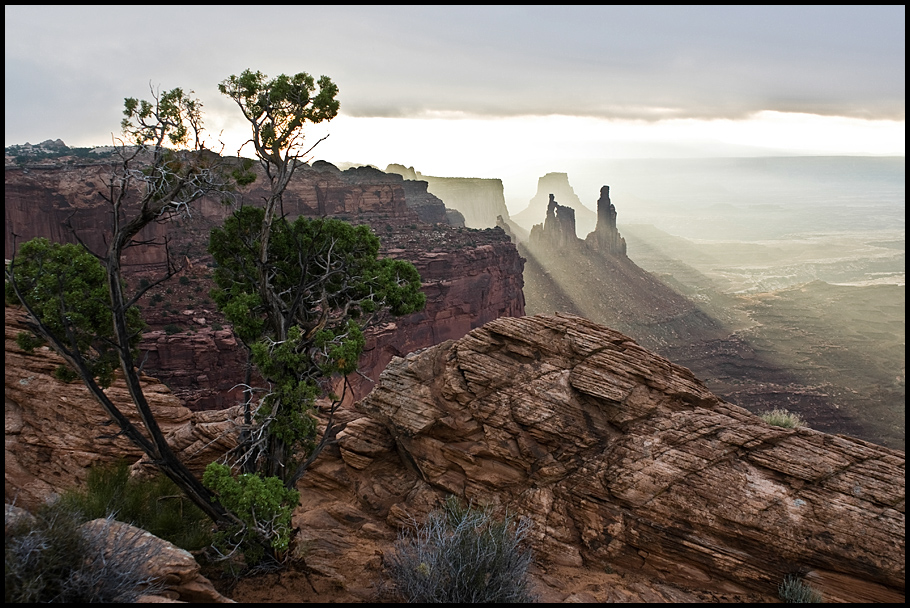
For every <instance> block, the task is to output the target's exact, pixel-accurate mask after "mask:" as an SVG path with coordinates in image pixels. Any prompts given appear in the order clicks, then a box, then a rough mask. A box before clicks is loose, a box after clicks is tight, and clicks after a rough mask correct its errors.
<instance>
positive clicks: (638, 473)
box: [6, 309, 904, 602]
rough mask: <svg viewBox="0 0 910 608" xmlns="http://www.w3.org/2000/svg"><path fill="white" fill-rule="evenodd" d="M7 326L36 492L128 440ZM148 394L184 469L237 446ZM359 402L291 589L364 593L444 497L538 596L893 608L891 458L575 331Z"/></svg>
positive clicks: (14, 478) (315, 505) (495, 325)
mask: <svg viewBox="0 0 910 608" xmlns="http://www.w3.org/2000/svg"><path fill="white" fill-rule="evenodd" d="M7 315H8V316H7V366H6V394H7V405H6V411H7V423H6V428H7V439H6V446H7V447H6V454H7V458H6V495H7V499H8V500H10V499H12V498H13V496H15V495H16V494H17V493H18V495H19V500H20V502H22V500H23V498H28V497H34V498H35V499H36V500H43V499H44V498H46V497H47V495H48V493H49V492H54V491H59V490H60V489H62V488H64V487H67V486H68V485H69V484H70V483H72V480H74V479H76V478H78V477H79V475H80V474H81V473H80V472H83V473H84V470H85V467H86V466H87V464H88V463H90V462H96V461H99V460H104V459H107V458H110V457H111V455H112V453H113V454H114V455H121V454H124V449H123V446H121V445H120V444H118V443H115V442H117V441H119V442H123V439H122V438H119V439H117V438H111V437H108V436H99V435H102V434H105V435H109V434H110V431H107V429H109V428H110V427H105V426H103V423H104V420H103V419H101V417H100V414H96V413H97V412H100V410H99V409H98V408H97V406H94V404H93V402H91V401H90V400H89V398H88V395H87V393H86V391H85V390H84V389H82V387H81V385H79V384H63V383H61V382H59V381H57V380H55V379H53V378H52V377H51V376H50V374H51V373H52V370H53V368H54V367H55V366H56V364H57V361H58V360H57V359H56V357H54V356H53V355H52V354H50V353H47V352H43V351H41V350H40V349H39V350H38V351H36V352H35V353H34V354H32V355H26V354H24V353H21V352H20V351H18V348H17V347H16V346H15V344H14V342H13V337H14V336H15V331H16V330H15V322H16V320H15V314H10V311H9V309H8V313H7ZM11 327H13V329H12V330H11ZM158 386H159V387H160V385H158ZM111 392H112V396H113V397H114V398H115V399H117V400H119V401H121V402H122V401H123V400H124V399H125V391H124V390H123V389H122V387H119V386H117V385H115V387H113V388H112V389H111ZM147 394H149V397H150V399H151V400H152V401H153V402H154V403H156V408H158V411H159V414H160V416H161V418H162V421H163V426H164V427H165V428H167V429H170V431H171V432H170V437H171V438H172V441H174V442H175V443H176V444H178V445H179V446H184V447H183V450H182V453H183V454H184V457H188V456H190V455H192V454H194V453H198V461H200V464H202V465H204V464H205V463H207V462H209V461H210V460H212V459H214V457H215V452H218V451H219V450H220V451H224V450H226V449H228V448H229V447H230V446H231V445H233V438H234V437H236V428H233V427H231V426H230V425H231V420H230V417H229V414H233V415H234V416H237V415H238V414H239V412H238V411H237V410H234V411H233V412H196V413H190V412H187V410H185V409H184V408H181V407H179V405H178V404H176V403H174V400H173V397H170V396H169V395H168V393H167V391H166V390H162V389H156V385H155V384H154V383H151V384H150V385H148V386H147ZM359 409H360V410H361V411H360V412H357V411H354V410H343V411H342V412H340V413H339V419H340V421H341V422H342V423H344V424H345V426H344V428H343V430H341V432H340V433H339V434H338V442H337V444H336V445H334V446H332V447H330V448H329V449H327V450H326V451H325V452H323V455H322V456H321V457H320V458H319V459H318V460H317V462H316V463H315V464H314V466H313V467H312V469H311V470H310V471H308V473H307V475H305V476H304V478H303V479H302V480H301V483H300V485H299V489H300V490H301V507H300V509H299V510H298V511H296V512H295V517H294V525H295V527H299V528H300V530H301V537H300V540H301V542H303V543H304V544H305V545H306V546H307V547H308V553H307V556H306V561H307V566H308V568H309V571H310V572H311V574H312V576H311V577H310V578H309V579H302V580H300V581H299V584H300V587H299V589H306V590H310V589H314V590H316V591H317V592H320V593H326V594H328V593H332V592H334V593H338V592H339V590H344V595H342V596H341V597H343V598H344V599H348V600H369V599H372V596H371V594H372V593H374V592H375V591H376V586H375V584H376V582H377V581H378V579H379V575H380V573H381V569H382V563H383V553H384V552H386V551H388V550H389V548H390V545H391V543H392V542H393V541H394V537H395V530H396V528H397V527H398V526H401V525H405V524H406V523H407V522H408V521H409V519H410V518H411V517H416V518H418V519H419V518H420V517H421V516H422V515H423V514H425V513H427V512H428V511H429V510H431V509H432V508H433V507H434V506H435V505H436V504H438V501H439V499H440V498H441V497H443V496H445V495H447V494H450V493H453V494H457V495H459V496H463V497H466V498H469V499H472V500H474V501H476V502H480V503H489V504H492V505H496V506H499V507H507V508H510V509H512V510H513V511H518V512H519V513H521V514H523V515H526V516H529V517H531V518H533V520H534V524H535V536H534V547H535V550H536V555H537V559H536V565H535V567H534V569H533V570H532V576H533V579H534V581H535V585H536V589H537V590H538V592H540V593H541V594H542V596H543V597H544V599H548V600H550V601H565V600H569V601H604V600H612V601H629V600H633V601H697V600H707V601H724V600H726V601H730V600H738V601H742V600H744V599H749V600H755V599H759V600H761V599H772V598H774V597H776V593H777V591H776V588H777V584H778V583H779V582H780V580H781V579H782V577H783V576H784V574H787V573H791V572H797V573H799V574H802V575H805V578H806V579H807V580H808V581H810V582H811V583H812V584H813V585H814V586H816V587H817V588H819V589H820V590H821V591H822V592H823V593H824V595H825V598H826V599H827V600H829V601H894V602H900V601H901V600H902V599H903V580H904V455H903V453H901V452H896V451H893V450H889V449H886V448H882V447H879V446H874V445H871V444H867V443H865V442H862V441H860V440H856V439H852V438H849V437H843V436H831V435H825V434H824V433H820V432H816V431H813V430H810V429H805V428H800V429H795V430H789V429H782V428H778V427H772V426H768V425H767V424H765V423H763V422H762V421H761V420H760V419H758V418H756V417H755V416H752V415H751V414H749V413H748V412H746V411H745V410H742V409H741V408H738V407H736V406H733V405H731V404H728V403H725V402H723V401H721V400H720V399H718V398H717V397H716V396H714V395H713V394H711V393H710V392H709V391H708V390H707V389H706V388H705V387H704V385H702V384H701V382H699V381H698V380H697V379H696V378H695V377H694V376H693V375H692V374H691V373H690V372H689V371H688V370H686V369H684V368H681V367H679V366H676V365H674V364H672V363H670V362H669V361H667V360H666V359H663V358H661V357H659V356H657V355H654V354H652V353H649V352H648V351H646V350H644V349H642V348H641V347H639V346H638V345H637V344H636V343H635V342H634V341H632V340H631V339H630V338H628V337H626V336H624V335H622V334H619V333H617V332H615V331H613V330H610V329H607V328H605V327H602V326H599V325H596V324H594V323H591V322H590V321H586V320H584V319H581V318H578V317H573V316H571V315H555V316H538V317H521V318H501V319H497V320H495V321H492V322H490V323H488V324H486V325H485V326H484V327H482V328H479V329H475V330H473V331H472V332H470V333H469V334H468V335H467V336H465V337H463V338H461V339H459V340H457V341H448V342H445V343H443V344H440V345H438V346H434V347H431V348H428V349H425V350H422V351H420V352H416V353H412V354H410V355H408V356H407V357H405V358H396V359H394V360H393V361H392V362H391V364H390V365H389V367H388V368H387V370H386V371H385V372H384V373H383V375H382V377H381V380H380V383H379V385H378V386H377V388H376V389H375V390H374V391H373V392H372V393H371V395H370V396H369V397H368V398H367V399H366V400H364V402H363V403H362V404H361V406H360V408H359ZM212 416H216V417H218V420H209V417H212ZM181 421H183V422H184V426H180V422H181ZM203 448H204V449H211V450H212V451H209V452H204V450H203ZM199 452H204V453H199ZM26 476H27V477H28V479H25V477H26ZM36 480H41V483H40V484H39V483H38V482H37V481H36ZM614 571H615V573H613V574H610V572H614ZM282 584H290V583H289V582H288V581H284V583H282V582H281V581H279V582H278V583H277V585H278V586H277V587H276V588H280V589H284V591H283V592H282V593H284V597H285V598H287V597H294V596H289V595H288V593H289V591H290V590H289V589H287V588H285V587H283V586H282ZM332 590H334V591H332ZM244 593H247V592H243V591H240V592H238V595H235V599H247V600H253V599H256V596H251V595H244ZM307 593H309V591H307ZM318 597H319V596H317V599H318ZM321 597H328V595H326V596H321Z"/></svg>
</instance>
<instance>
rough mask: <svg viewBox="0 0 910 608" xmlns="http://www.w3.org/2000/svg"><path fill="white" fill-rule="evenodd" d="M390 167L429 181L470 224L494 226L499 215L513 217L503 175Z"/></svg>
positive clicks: (429, 186)
mask: <svg viewBox="0 0 910 608" xmlns="http://www.w3.org/2000/svg"><path fill="white" fill-rule="evenodd" d="M386 171H387V172H389V173H395V174H398V175H401V176H403V177H404V179H410V180H423V181H425V182H427V184H428V188H427V189H428V190H429V191H430V192H431V193H433V194H434V195H436V196H438V197H439V198H441V199H442V200H443V202H444V203H445V206H446V207H448V208H450V209H455V210H457V211H459V212H460V213H461V214H462V215H463V216H464V225H465V226H467V227H469V228H492V227H494V226H496V217H497V216H500V215H501V216H503V217H504V218H508V217H509V210H508V209H507V208H506V200H505V196H504V194H503V187H502V180H501V179H485V178H479V177H434V176H432V175H424V174H422V173H421V172H420V171H415V170H414V167H405V166H404V165H398V164H394V163H393V164H390V165H389V166H388V167H387V168H386Z"/></svg>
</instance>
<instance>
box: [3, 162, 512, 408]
mask: <svg viewBox="0 0 910 608" xmlns="http://www.w3.org/2000/svg"><path fill="white" fill-rule="evenodd" d="M260 171H261V170H260ZM109 173H110V167H108V166H105V165H97V164H96V165H81V166H72V165H70V166H65V165H60V166H49V167H47V168H42V169H35V168H27V169H23V168H17V167H7V169H6V235H7V238H6V247H7V251H6V257H7V258H9V257H11V255H12V253H13V250H12V247H13V238H12V235H13V234H15V235H18V242H20V243H21V242H24V241H26V240H29V239H31V238H34V237H36V236H44V237H47V238H50V239H52V240H56V241H62V242H75V239H74V237H73V236H72V235H71V234H70V233H69V232H68V231H67V230H66V229H65V228H63V226H62V222H63V221H64V220H65V219H67V218H68V217H70V216H72V222H73V224H74V226H75V227H76V229H77V230H78V232H79V233H80V236H81V237H82V238H83V240H84V241H85V242H86V243H87V244H88V245H89V246H90V247H92V248H93V249H94V250H95V251H103V250H104V243H105V232H106V227H107V226H108V211H107V207H106V206H105V203H104V201H103V199H102V198H101V197H100V196H99V194H98V193H99V191H100V190H101V189H103V186H104V183H105V179H107V178H108V175H109ZM265 183H266V182H265V180H264V179H263V178H262V176H261V175H260V179H258V180H257V181H256V182H254V183H253V184H252V185H251V186H249V187H247V188H245V189H244V190H243V192H242V200H243V201H244V204H252V205H256V204H262V200H263V198H264V197H265V196H266V195H267V192H266V190H265ZM283 207H284V209H283V210H284V212H285V213H286V214H287V215H288V216H289V217H290V218H292V219H293V218H295V217H297V216H298V215H306V216H324V215H327V216H332V217H338V218H341V219H345V220H348V221H351V222H353V223H369V224H370V225H371V226H372V227H373V229H374V231H375V232H376V233H377V234H378V235H379V237H380V239H381V241H382V247H383V249H382V255H391V256H394V257H398V258H401V259H406V260H408V261H411V262H412V263H414V264H415V265H416V266H417V268H418V270H419V271H420V273H421V276H422V277H423V281H424V289H425V292H426V293H427V307H426V309H425V310H424V311H423V312H421V313H417V314H415V315H411V316H409V317H405V318H403V319H398V320H396V321H395V322H394V324H391V325H387V326H385V327H383V328H379V329H378V331H377V332H375V333H374V334H373V337H372V338H371V339H370V343H369V344H368V351H367V353H366V354H365V356H364V360H363V362H362V366H361V367H362V368H363V372H364V374H365V375H366V376H368V377H370V378H372V379H375V378H377V377H378V375H379V372H380V371H381V370H382V368H383V367H384V366H385V364H386V363H387V362H388V361H389V360H390V359H391V357H392V356H393V355H403V354H406V353H408V352H411V351H412V350H415V349H418V348H423V347H426V346H430V345H432V344H436V343H438V342H439V341H441V340H446V339H451V338H458V337H460V336H462V335H464V334H465V333H467V332H468V331H470V330H471V329H473V328H476V327H479V326H480V325H482V324H483V323H485V322H487V321H489V320H491V319H494V318H497V317H499V316H502V315H511V316H520V315H523V314H524V296H523V294H522V286H523V281H522V267H523V262H524V260H523V259H522V258H521V257H520V256H519V254H518V251H517V249H516V248H515V246H514V245H513V244H512V243H511V242H510V241H509V239H508V237H507V236H505V234H504V233H502V231H501V230H489V231H477V230H470V229H463V228H462V229H459V228H453V227H451V226H449V225H447V224H437V225H435V226H432V227H431V226H429V225H426V224H424V223H423V222H420V220H419V219H418V215H417V212H416V211H414V210H413V209H411V208H410V207H408V205H407V200H406V196H405V189H404V186H403V180H402V178H401V176H399V175H388V174H385V173H383V172H381V171H378V170H376V169H373V168H370V167H361V168H356V169H348V170H347V171H339V170H338V169H337V168H336V167H334V166H333V165H330V164H328V163H322V162H316V163H314V165H313V166H312V167H309V166H301V167H300V169H299V170H298V171H297V173H296V174H295V176H294V179H293V180H292V181H291V183H290V185H289V187H288V190H287V192H286V193H285V195H284V199H283ZM192 213H193V215H192V217H189V218H181V219H175V220H174V221H172V222H169V223H168V224H153V225H152V226H150V227H149V229H148V230H147V231H146V232H145V233H143V234H142V235H141V237H142V238H146V239H156V240H157V241H158V242H161V241H162V239H163V237H164V236H165V234H167V236H168V237H169V238H170V239H171V243H170V250H171V252H172V253H173V252H177V253H178V254H180V255H181V256H186V258H187V259H189V260H193V261H194V263H195V266H196V267H197V268H199V267H204V265H205V264H204V262H206V261H208V260H210V259H211V258H210V256H209V255H208V254H207V252H206V246H207V243H208V235H209V232H210V230H211V228H212V227H214V226H216V225H220V224H221V223H222V222H223V221H224V219H225V218H226V217H227V215H228V214H229V213H230V207H229V206H225V205H224V204H222V203H221V202H220V201H218V200H215V199H213V198H206V199H203V200H201V201H198V203H196V204H195V205H194V209H193V212H192ZM127 251H128V252H129V256H128V258H127V259H126V264H125V271H126V273H127V274H130V273H141V274H142V275H143V276H148V277H153V276H154V273H155V272H158V271H160V270H161V269H163V268H164V265H165V251H164V248H163V247H151V246H142V247H135V248H131V249H128V250H127ZM197 274H199V273H197ZM206 281H208V279H205V278H204V277H199V283H200V285H199V287H200V289H199V293H200V294H205V293H207V292H208V290H209V289H210V288H211V287H212V285H211V282H210V281H208V282H206ZM203 284H204V285H203ZM178 289H179V288H178ZM151 295H152V294H149V296H147V298H146V300H147V299H148V297H150V296H151ZM169 299H170V300H172V299H173V296H171V297H169ZM197 301H198V300H197ZM143 304H144V305H145V306H146V312H145V313H144V314H146V315H147V317H148V320H149V322H150V323H151V324H152V329H153V330H161V329H163V328H164V327H165V325H168V324H174V323H175V322H177V321H180V320H181V313H182V310H177V311H176V314H170V315H169V314H167V313H166V312H165V311H164V310H163V308H164V307H163V306H161V307H158V308H156V309H152V308H150V307H149V306H148V302H146V301H143ZM182 304H185V306H180V307H178V308H180V309H183V308H188V309H193V310H195V309H197V308H199V307H198V306H195V305H193V306H191V305H189V304H187V303H185V302H184V303H182ZM174 306H176V304H174ZM197 316H199V315H197ZM201 316H202V317H205V318H206V319H207V324H206V326H205V327H196V328H195V329H196V331H195V333H193V334H187V333H184V332H181V333H178V334H174V335H165V334H164V333H163V332H161V331H158V332H157V333H154V332H153V333H150V334H147V335H146V337H145V339H144V340H143V343H142V346H141V348H142V350H144V351H145V352H146V353H148V354H149V356H148V359H147V362H146V369H148V370H149V371H150V372H151V373H154V374H155V375H156V377H158V378H161V379H162V380H164V381H165V382H167V383H168V384H169V386H171V387H172V388H173V389H174V390H175V392H176V394H178V395H179V396H180V397H181V398H184V399H187V401H188V403H189V404H190V405H191V406H192V407H193V408H194V409H208V408H218V407H224V406H226V405H230V404H231V403H233V402H234V398H235V396H236V395H237V390H236V389H235V390H234V392H233V393H231V392H230V391H231V387H234V386H236V385H237V383H239V382H241V381H242V380H243V378H244V361H245V357H244V354H243V353H242V352H241V349H240V348H239V347H238V345H237V344H236V342H235V341H234V340H233V339H232V338H230V337H229V336H227V337H225V336H224V335H222V333H221V332H219V331H217V330H213V329H211V325H212V321H213V320H214V321H216V322H223V319H221V318H220V317H219V315H217V313H215V314H212V311H211V310H210V311H209V312H207V313H205V314H203V315H201ZM190 318H191V319H192V318H194V317H193V316H190ZM219 319H220V321H219ZM356 384H357V395H356V396H357V398H359V397H361V396H363V395H364V394H365V392H366V391H368V390H369V386H370V385H369V382H366V381H363V380H362V379H361V380H358V381H357V383H356Z"/></svg>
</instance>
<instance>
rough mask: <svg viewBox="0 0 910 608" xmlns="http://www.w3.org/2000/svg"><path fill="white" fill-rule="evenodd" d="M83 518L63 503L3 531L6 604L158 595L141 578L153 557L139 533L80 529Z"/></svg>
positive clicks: (106, 525)
mask: <svg viewBox="0 0 910 608" xmlns="http://www.w3.org/2000/svg"><path fill="white" fill-rule="evenodd" d="M84 521H85V516H84V515H83V514H82V513H80V512H79V511H77V510H75V509H73V508H72V505H70V504H67V503H65V502H62V501H57V502H55V503H52V504H49V505H46V506H45V507H43V508H41V509H39V511H38V513H37V514H36V515H35V516H34V517H27V518H26V517H22V518H19V519H18V520H17V521H16V522H14V523H12V524H11V525H10V526H8V528H7V532H6V543H5V551H6V553H5V562H6V586H5V587H6V590H5V596H6V603H8V604H9V603H25V602H73V603H83V602H135V601H136V599H137V598H138V597H139V596H141V595H144V594H155V593H158V592H160V591H161V590H162V586H161V585H160V583H158V582H156V581H154V580H153V579H152V578H151V577H149V576H148V574H147V573H146V571H147V570H146V565H147V563H148V561H149V559H150V558H152V557H153V556H152V555H149V551H148V547H147V546H145V543H142V542H141V540H140V538H141V536H142V534H143V531H142V530H140V529H138V528H127V527H118V529H117V530H116V531H114V529H113V528H112V525H111V524H112V522H113V519H112V518H110V517H108V518H106V519H105V520H104V523H103V524H102V525H101V526H96V527H93V528H88V529H87V528H80V526H81V524H82V523H84Z"/></svg>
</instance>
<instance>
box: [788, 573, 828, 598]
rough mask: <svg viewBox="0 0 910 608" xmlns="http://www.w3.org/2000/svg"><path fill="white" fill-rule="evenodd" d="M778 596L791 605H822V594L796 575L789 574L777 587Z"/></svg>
mask: <svg viewBox="0 0 910 608" xmlns="http://www.w3.org/2000/svg"><path fill="white" fill-rule="evenodd" d="M777 595H778V596H779V597H780V599H782V600H783V601H785V602H787V603H789V604H820V603H822V601H823V600H822V594H821V593H819V592H818V591H817V590H815V589H813V588H812V587H810V586H809V585H808V584H806V582H805V581H803V580H802V579H801V578H799V577H798V576H796V575H793V574H788V575H787V576H785V577H784V582H782V583H781V584H780V585H778V587H777Z"/></svg>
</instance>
